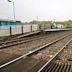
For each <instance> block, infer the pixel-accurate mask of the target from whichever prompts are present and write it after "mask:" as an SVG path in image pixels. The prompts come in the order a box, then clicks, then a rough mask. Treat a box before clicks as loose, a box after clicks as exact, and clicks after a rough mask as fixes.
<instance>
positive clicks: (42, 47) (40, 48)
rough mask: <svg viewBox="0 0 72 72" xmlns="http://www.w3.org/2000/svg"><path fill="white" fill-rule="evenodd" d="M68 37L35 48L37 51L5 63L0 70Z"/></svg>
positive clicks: (0, 66)
mask: <svg viewBox="0 0 72 72" xmlns="http://www.w3.org/2000/svg"><path fill="white" fill-rule="evenodd" d="M69 35H71V34H68V35H66V36H63V37H61V38H59V39H56V40H54V41H52V42H50V43H48V44H45V45H43V46H41V47H39V48H37V49H35V50H33V51H29V52H28V53H26V54H24V55H22V56H20V57H18V58H16V59H13V60H11V61H9V62H7V63H5V64H2V65H0V69H1V68H3V67H5V66H7V65H9V64H12V63H14V62H16V61H18V60H20V59H22V58H24V57H26V56H29V55H31V54H33V53H35V52H37V51H40V50H42V49H44V48H45V47H47V46H50V45H52V44H54V43H56V42H58V41H60V40H62V39H64V38H65V37H68V36H69Z"/></svg>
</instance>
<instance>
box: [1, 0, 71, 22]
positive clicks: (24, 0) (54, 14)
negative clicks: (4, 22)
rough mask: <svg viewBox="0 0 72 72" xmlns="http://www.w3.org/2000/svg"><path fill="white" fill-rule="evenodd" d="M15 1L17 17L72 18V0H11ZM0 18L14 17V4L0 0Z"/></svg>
mask: <svg viewBox="0 0 72 72" xmlns="http://www.w3.org/2000/svg"><path fill="white" fill-rule="evenodd" d="M11 1H14V2H15V11H16V19H17V20H21V21H31V20H37V16H38V20H68V19H72V0H11ZM0 18H2V19H13V6H12V3H9V2H7V0H0Z"/></svg>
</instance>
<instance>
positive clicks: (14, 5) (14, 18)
mask: <svg viewBox="0 0 72 72" xmlns="http://www.w3.org/2000/svg"><path fill="white" fill-rule="evenodd" d="M8 2H11V3H12V4H13V14H14V20H15V3H14V2H13V1H10V0H8Z"/></svg>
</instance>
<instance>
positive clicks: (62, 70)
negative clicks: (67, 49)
mask: <svg viewBox="0 0 72 72" xmlns="http://www.w3.org/2000/svg"><path fill="white" fill-rule="evenodd" d="M44 72H72V65H70V64H68V63H51V64H50V65H49V66H48V67H46V69H45V71H44Z"/></svg>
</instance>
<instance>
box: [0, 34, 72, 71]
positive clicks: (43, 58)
mask: <svg viewBox="0 0 72 72" xmlns="http://www.w3.org/2000/svg"><path fill="white" fill-rule="evenodd" d="M71 38H72V35H70V34H69V35H66V36H63V37H61V38H59V39H56V40H54V41H52V42H50V43H48V44H45V45H43V46H41V47H39V48H37V49H35V50H33V51H29V52H28V53H27V54H24V55H22V56H20V57H18V58H16V59H14V60H12V61H9V62H7V63H5V64H3V65H1V66H0V71H1V72H3V71H4V72H5V71H7V72H37V71H38V70H39V69H40V68H41V67H42V66H43V65H44V64H45V63H46V62H47V61H48V60H50V59H51V58H52V57H53V55H54V54H56V53H57V52H58V51H59V50H60V49H61V47H64V46H65V44H67V42H68V41H69V40H70V39H71ZM29 65H30V66H29ZM14 67H15V68H14ZM16 68H17V69H16Z"/></svg>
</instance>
